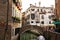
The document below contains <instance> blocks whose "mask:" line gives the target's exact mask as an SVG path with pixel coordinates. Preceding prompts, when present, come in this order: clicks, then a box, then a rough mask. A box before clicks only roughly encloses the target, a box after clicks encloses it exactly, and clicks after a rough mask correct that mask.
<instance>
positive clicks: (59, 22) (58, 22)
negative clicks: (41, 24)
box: [52, 20, 60, 24]
mask: <svg viewBox="0 0 60 40" xmlns="http://www.w3.org/2000/svg"><path fill="white" fill-rule="evenodd" d="M52 24H60V20H57V21H54V22H53V23H52Z"/></svg>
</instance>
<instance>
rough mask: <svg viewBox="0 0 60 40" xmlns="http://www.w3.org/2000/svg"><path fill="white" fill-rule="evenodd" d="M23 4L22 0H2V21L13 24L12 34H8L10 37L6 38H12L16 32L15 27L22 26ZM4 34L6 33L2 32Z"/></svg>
mask: <svg viewBox="0 0 60 40" xmlns="http://www.w3.org/2000/svg"><path fill="white" fill-rule="evenodd" d="M8 1H9V3H8ZM21 6H22V4H21V0H0V22H2V23H5V24H7V22H8V25H10V26H11V30H10V31H11V33H10V34H9V35H10V36H9V35H8V36H9V38H10V39H6V40H11V36H13V35H12V34H15V29H16V28H20V27H21V21H20V20H21V19H22V18H21V16H22V15H21ZM7 13H8V15H7ZM7 17H8V21H7ZM8 27H9V26H8ZM13 29H14V30H13ZM10 31H9V32H10ZM2 35H4V33H2ZM3 39H4V38H3Z"/></svg>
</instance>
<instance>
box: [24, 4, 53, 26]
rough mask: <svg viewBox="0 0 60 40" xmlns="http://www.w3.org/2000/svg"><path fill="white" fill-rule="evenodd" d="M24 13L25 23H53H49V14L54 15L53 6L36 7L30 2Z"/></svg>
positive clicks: (42, 24)
mask: <svg viewBox="0 0 60 40" xmlns="http://www.w3.org/2000/svg"><path fill="white" fill-rule="evenodd" d="M25 13H26V15H25V16H26V19H27V20H26V21H27V24H30V25H38V26H47V25H53V24H51V23H52V22H53V20H52V19H51V16H52V15H54V8H53V7H37V6H35V5H32V4H30V7H29V8H28V9H27V10H26V12H25Z"/></svg>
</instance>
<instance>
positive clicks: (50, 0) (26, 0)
mask: <svg viewBox="0 0 60 40" xmlns="http://www.w3.org/2000/svg"><path fill="white" fill-rule="evenodd" d="M39 2H41V4H40V6H41V7H43V6H44V7H51V5H54V7H55V1H54V0H22V12H24V11H25V10H26V9H28V7H30V4H33V5H35V3H36V6H39Z"/></svg>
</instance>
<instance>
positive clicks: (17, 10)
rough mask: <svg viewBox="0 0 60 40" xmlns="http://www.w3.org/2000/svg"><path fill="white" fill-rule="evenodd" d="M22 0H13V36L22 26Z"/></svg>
mask: <svg viewBox="0 0 60 40" xmlns="http://www.w3.org/2000/svg"><path fill="white" fill-rule="evenodd" d="M21 6H22V3H21V0H13V2H12V19H13V23H12V26H13V27H12V29H11V36H12V37H13V36H15V35H16V34H17V33H19V32H17V31H19V29H20V28H21V27H22V14H21Z"/></svg>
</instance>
